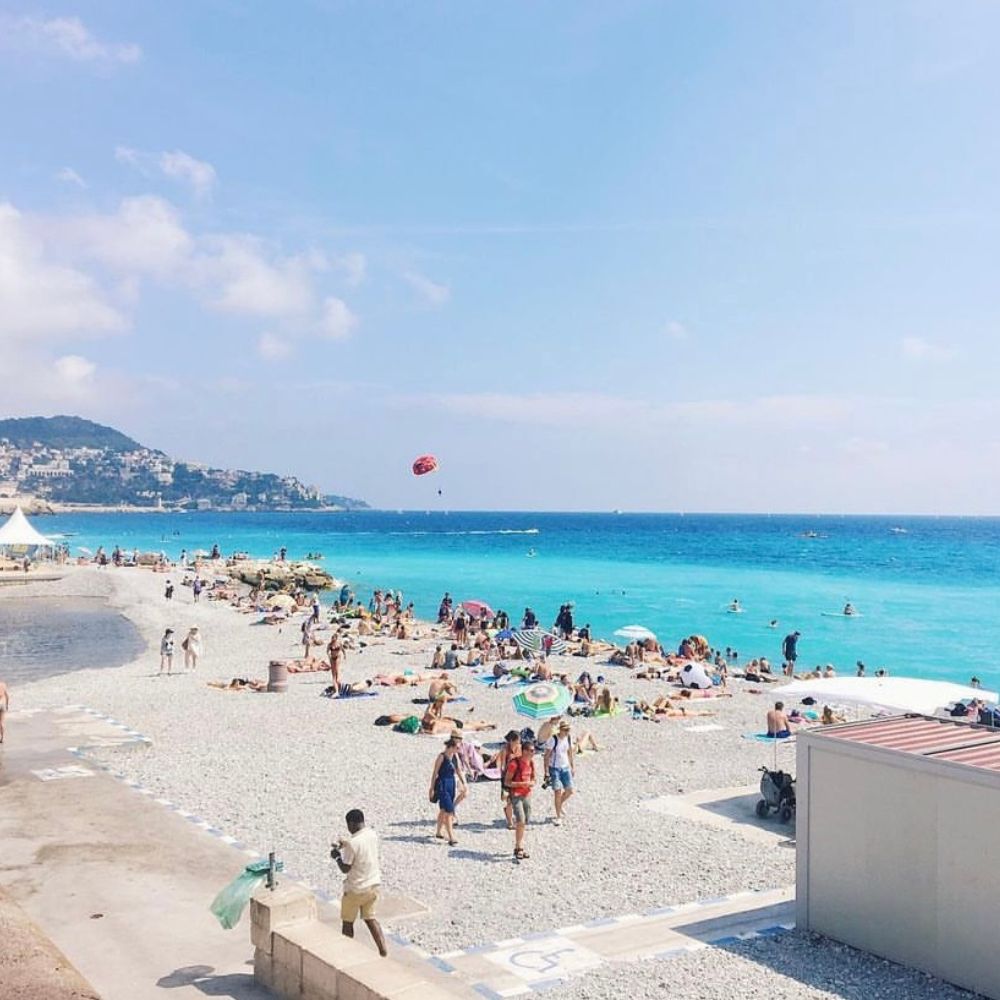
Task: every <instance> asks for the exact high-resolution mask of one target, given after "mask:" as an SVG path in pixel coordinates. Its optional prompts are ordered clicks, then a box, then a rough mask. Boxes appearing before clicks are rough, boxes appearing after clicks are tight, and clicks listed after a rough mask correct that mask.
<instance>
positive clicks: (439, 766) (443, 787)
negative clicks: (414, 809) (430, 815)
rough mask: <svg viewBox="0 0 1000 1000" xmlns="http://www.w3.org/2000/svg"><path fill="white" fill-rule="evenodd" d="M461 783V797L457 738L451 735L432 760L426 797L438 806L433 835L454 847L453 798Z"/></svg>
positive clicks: (463, 779) (463, 780)
mask: <svg viewBox="0 0 1000 1000" xmlns="http://www.w3.org/2000/svg"><path fill="white" fill-rule="evenodd" d="M459 785H461V788H462V792H463V797H464V792H465V791H466V788H465V778H463V777H462V772H461V770H459V765H458V740H457V739H456V738H455V737H454V736H453V737H452V738H451V739H449V740H448V742H447V743H445V745H444V750H443V751H442V752H441V753H439V754H438V756H437V760H436V761H434V773H433V774H432V775H431V788H430V792H429V793H428V798H429V799H430V800H431V802H436V803H437V806H438V814H437V830H436V831H435V833H434V836H435V837H437V839H438V840H447V841H448V843H449V844H450V845H451V846H452V847H454V846H455V844H457V843H458V841H457V840H455V825H454V824H455V799H456V798H457V797H458V796H457V792H458V787H459Z"/></svg>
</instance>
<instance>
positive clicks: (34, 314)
mask: <svg viewBox="0 0 1000 1000" xmlns="http://www.w3.org/2000/svg"><path fill="white" fill-rule="evenodd" d="M0 303H2V308H0V344H2V345H3V347H4V349H6V348H7V346H8V343H9V341H10V340H12V339H22V338H23V339H36V338H40V337H56V338H58V337H62V336H66V335H70V334H76V335H80V334H94V333H107V332H112V331H116V330H121V329H123V328H124V327H125V325H126V322H125V318H124V317H123V316H122V315H121V314H120V313H119V312H118V310H117V309H116V308H115V307H114V306H113V305H112V304H111V303H110V302H109V301H108V300H107V297H106V296H105V294H104V293H103V292H102V290H101V288H100V286H99V285H98V284H97V282H96V281H94V279H93V278H91V277H90V276H89V275H87V274H86V273H84V272H83V271H81V270H78V269H77V268H75V267H70V266H65V265H62V264H59V263H56V262H54V261H52V259H51V258H50V256H49V255H48V254H47V253H46V247H45V244H44V242H43V241H42V240H41V239H39V238H38V236H37V235H36V234H35V233H34V232H33V231H32V229H31V227H30V225H29V224H28V223H27V222H26V221H25V219H24V217H23V216H22V215H21V213H20V212H18V211H17V209H15V208H14V206H13V205H10V204H6V203H0Z"/></svg>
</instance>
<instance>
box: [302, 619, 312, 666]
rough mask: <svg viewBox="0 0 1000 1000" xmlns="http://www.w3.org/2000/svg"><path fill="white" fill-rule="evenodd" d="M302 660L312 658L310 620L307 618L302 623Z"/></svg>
mask: <svg viewBox="0 0 1000 1000" xmlns="http://www.w3.org/2000/svg"><path fill="white" fill-rule="evenodd" d="M301 641H302V658H303V659H304V660H308V659H310V658H311V657H312V619H311V618H307V619H306V620H305V621H304V622H303V623H302V640H301Z"/></svg>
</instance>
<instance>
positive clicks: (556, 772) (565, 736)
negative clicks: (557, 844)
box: [544, 722, 576, 826]
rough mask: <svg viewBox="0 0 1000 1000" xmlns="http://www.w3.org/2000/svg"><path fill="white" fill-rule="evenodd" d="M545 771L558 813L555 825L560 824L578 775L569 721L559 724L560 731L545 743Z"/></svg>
mask: <svg viewBox="0 0 1000 1000" xmlns="http://www.w3.org/2000/svg"><path fill="white" fill-rule="evenodd" d="M544 747H545V757H544V761H545V773H546V774H547V775H548V778H549V784H550V785H551V787H552V793H553V795H554V797H555V807H556V815H555V818H554V819H553V820H552V823H553V825H555V826H560V825H561V824H562V821H563V806H565V805H566V802H567V800H568V799H569V797H570V796H571V795H572V794H573V778H574V777H575V776H576V764H575V761H574V759H573V758H574V753H573V738H572V736H570V725H569V723H568V722H561V723H560V724H559V731H558V732H557V733H555V734H554V735H552V736H551V737H550V738H549V739H548V740H547V741H546V742H545V744H544Z"/></svg>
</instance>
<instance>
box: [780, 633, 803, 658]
mask: <svg viewBox="0 0 1000 1000" xmlns="http://www.w3.org/2000/svg"><path fill="white" fill-rule="evenodd" d="M801 634H802V633H801V632H798V631H796V632H789V633H788V635H786V636H785V641H784V642H782V644H781V655H782V658H783V659H784V660H785V662H787V663H791V664H792V665H793V666H794V664H795V661H796V660H797V659H798V658H799V649H798V646H799V636H800V635H801Z"/></svg>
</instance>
